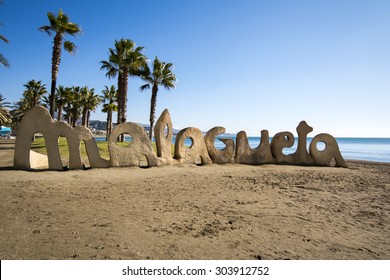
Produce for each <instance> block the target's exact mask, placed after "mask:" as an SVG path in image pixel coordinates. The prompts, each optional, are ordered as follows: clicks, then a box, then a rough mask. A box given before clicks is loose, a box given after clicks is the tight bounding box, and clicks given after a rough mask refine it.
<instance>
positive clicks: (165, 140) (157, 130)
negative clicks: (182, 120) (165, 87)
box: [154, 109, 173, 164]
mask: <svg viewBox="0 0 390 280" xmlns="http://www.w3.org/2000/svg"><path fill="white" fill-rule="evenodd" d="M166 129H167V132H166V135H165V130H166ZM154 137H155V138H156V149H157V156H158V157H159V158H160V159H161V160H162V161H163V162H164V163H167V164H169V163H171V162H172V161H173V158H172V138H173V127H172V120H171V116H170V114H169V112H168V109H165V110H164V111H163V112H162V114H161V116H160V117H159V118H158V120H157V122H156V126H155V127H154Z"/></svg>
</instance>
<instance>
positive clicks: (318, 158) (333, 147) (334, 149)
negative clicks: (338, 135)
mask: <svg viewBox="0 0 390 280" xmlns="http://www.w3.org/2000/svg"><path fill="white" fill-rule="evenodd" d="M319 142H323V143H325V149H324V150H323V151H319V150H318V149H317V143H319ZM309 151H310V154H311V156H312V157H313V159H314V162H315V164H317V165H322V166H331V165H332V159H333V160H335V166H336V167H348V165H347V164H346V163H345V161H344V159H343V157H342V156H341V153H340V150H339V145H338V144H337V142H336V139H334V138H333V136H331V135H329V134H326V133H322V134H318V135H317V136H316V137H314V138H313V140H312V141H311V143H310V146H309Z"/></svg>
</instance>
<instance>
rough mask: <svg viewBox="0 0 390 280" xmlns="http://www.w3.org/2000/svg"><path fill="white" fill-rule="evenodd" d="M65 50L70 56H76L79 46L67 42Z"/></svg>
mask: <svg viewBox="0 0 390 280" xmlns="http://www.w3.org/2000/svg"><path fill="white" fill-rule="evenodd" d="M64 49H65V50H66V51H67V52H68V53H70V54H72V55H73V54H75V53H76V50H77V46H76V45H75V44H74V43H73V42H71V41H65V42H64Z"/></svg>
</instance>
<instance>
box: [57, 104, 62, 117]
mask: <svg viewBox="0 0 390 280" xmlns="http://www.w3.org/2000/svg"><path fill="white" fill-rule="evenodd" d="M62 108H63V105H62V102H60V104H59V105H58V111H57V120H59V121H61V120H62Z"/></svg>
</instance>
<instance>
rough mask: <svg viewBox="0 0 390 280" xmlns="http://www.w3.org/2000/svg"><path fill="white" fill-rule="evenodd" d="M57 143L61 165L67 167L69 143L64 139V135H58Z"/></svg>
mask: <svg viewBox="0 0 390 280" xmlns="http://www.w3.org/2000/svg"><path fill="white" fill-rule="evenodd" d="M57 143H58V150H59V151H60V157H61V162H62V166H63V167H64V168H67V167H69V144H68V139H66V137H62V136H61V137H58V139H57ZM80 148H81V147H80ZM84 151H85V147H84ZM80 152H81V149H80Z"/></svg>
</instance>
